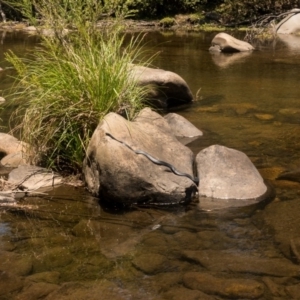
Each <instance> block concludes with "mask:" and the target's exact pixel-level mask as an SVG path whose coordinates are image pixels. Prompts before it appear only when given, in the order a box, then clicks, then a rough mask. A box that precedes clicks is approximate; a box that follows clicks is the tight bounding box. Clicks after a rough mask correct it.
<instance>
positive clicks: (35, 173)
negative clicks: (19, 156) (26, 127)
mask: <svg viewBox="0 0 300 300" xmlns="http://www.w3.org/2000/svg"><path fill="white" fill-rule="evenodd" d="M61 182H62V177H61V176H59V175H58V174H56V173H53V172H52V171H50V170H48V169H45V168H40V167H36V166H29V165H20V166H19V167H18V168H16V169H14V170H12V171H11V172H10V173H9V175H8V183H9V184H13V185H16V186H22V187H24V188H26V189H28V190H37V189H40V188H48V187H53V186H55V185H58V184H60V183H61Z"/></svg>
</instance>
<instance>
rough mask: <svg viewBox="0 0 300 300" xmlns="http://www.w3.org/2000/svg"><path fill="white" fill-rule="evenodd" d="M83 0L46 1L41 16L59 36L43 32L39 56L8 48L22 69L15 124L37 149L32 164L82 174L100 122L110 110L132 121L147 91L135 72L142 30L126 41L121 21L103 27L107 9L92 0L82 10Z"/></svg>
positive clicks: (33, 149)
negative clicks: (102, 16)
mask: <svg viewBox="0 0 300 300" xmlns="http://www.w3.org/2000/svg"><path fill="white" fill-rule="evenodd" d="M82 1H83V0H76V1H75V0H74V1H61V0H53V1H50V2H49V1H48V0H40V1H39V5H40V6H38V7H37V10H38V15H40V16H42V20H43V27H44V28H45V27H46V28H50V29H51V30H52V32H53V34H52V35H47V36H42V37H41V44H40V45H39V46H38V47H37V48H36V49H35V50H34V52H33V53H32V55H31V57H27V58H20V57H17V56H16V55H15V54H14V53H13V52H8V53H7V54H6V59H7V61H9V62H10V63H11V64H12V65H13V66H14V67H15V69H16V70H17V74H18V75H17V77H16V85H15V86H14V90H13V93H14V94H13V97H14V99H15V101H18V103H19V106H18V109H17V110H16V111H15V113H14V114H13V117H14V118H15V120H17V126H16V127H15V128H14V129H15V130H20V132H21V139H22V141H24V142H26V143H27V144H28V145H29V147H30V149H29V151H28V153H33V155H32V156H31V161H30V162H31V163H33V164H38V165H42V166H46V167H51V168H54V169H56V170H58V171H65V172H67V173H78V172H81V166H82V161H83V159H84V156H85V149H86V147H87V145H88V142H89V140H90V137H91V135H92V133H93V131H94V130H95V128H96V126H97V125H98V123H99V121H100V120H101V119H102V118H103V117H104V116H105V115H106V114H107V113H109V112H116V113H119V114H122V115H124V116H126V117H127V118H128V119H132V118H133V117H134V116H135V115H136V113H138V112H139V111H140V110H141V109H142V108H143V107H144V105H145V103H144V101H143V100H144V98H145V97H144V96H145V95H146V93H147V91H146V88H145V87H140V86H138V85H137V83H136V82H135V81H134V80H133V79H132V78H131V77H130V76H129V74H130V73H129V69H130V66H131V64H132V63H136V62H140V61H141V58H142V54H143V51H142V46H141V42H142V36H137V37H132V38H131V39H130V40H129V41H128V40H127V41H126V43H125V34H124V33H123V32H122V26H121V25H120V24H121V23H120V20H119V21H116V22H115V23H113V24H110V25H107V26H106V27H105V28H104V29H103V28H102V29H101V31H100V30H99V29H97V28H96V21H97V17H96V16H97V15H98V14H100V13H101V10H100V9H101V7H96V8H95V3H94V1H92V0H89V1H86V0H85V1H84V3H85V6H84V12H83V13H81V11H82V7H81V5H82V4H83V3H81V2H82ZM58 2H59V3H61V2H65V3H66V4H68V3H69V5H72V7H69V6H67V5H66V6H65V7H63V6H61V5H58ZM96 2H97V1H96ZM43 5H45V6H43ZM70 9H72V10H71V11H70ZM95 9H97V10H98V14H96V13H95ZM89 13H90V14H91V16H92V17H91V18H89V19H87V16H89ZM68 14H71V15H68ZM31 17H32V16H31ZM66 30H68V33H67V34H66ZM14 122H16V121H14Z"/></svg>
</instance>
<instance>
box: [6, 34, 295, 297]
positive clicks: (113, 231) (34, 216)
mask: <svg viewBox="0 0 300 300" xmlns="http://www.w3.org/2000/svg"><path fill="white" fill-rule="evenodd" d="M214 35H215V33H181V34H175V33H170V32H165V33H148V34H147V36H146V39H147V47H148V48H149V50H150V51H151V52H152V53H155V52H159V55H158V56H157V57H156V59H155V61H154V62H153V64H154V65H155V66H157V67H160V68H163V69H166V70H170V71H174V72H176V73H178V74H179V75H181V76H182V77H183V78H184V79H185V80H186V82H187V83H188V85H189V86H190V88H191V90H192V92H193V94H194V95H196V94H197V101H195V103H194V104H193V105H191V106H190V107H188V108H185V109H184V110H179V111H176V112H177V113H179V114H181V115H183V116H184V117H186V118H187V119H188V120H190V121H191V122H192V123H193V124H195V125H196V126H197V127H198V128H200V129H201V130H202V131H203V132H204V136H203V138H201V139H200V140H197V141H194V142H192V143H191V144H190V145H189V146H190V147H191V149H192V150H193V151H194V153H195V154H196V153H198V152H199V151H200V150H201V149H203V148H205V147H207V146H210V145H212V144H221V145H224V146H227V147H232V148H235V149H237V150H240V151H243V152H244V153H246V154H247V155H248V156H249V157H250V159H251V160H252V161H253V163H254V164H255V166H256V167H257V168H258V170H259V171H260V172H261V174H262V176H263V177H264V179H266V180H268V182H269V183H270V184H271V185H272V186H273V189H274V191H275V192H276V196H275V197H273V198H272V199H270V201H269V202H267V203H263V204H262V205H260V206H251V207H244V208H235V209H223V210H215V211H204V210H202V209H201V207H199V205H198V204H196V203H195V204H193V205H190V206H189V207H178V208H174V209H172V210H159V209H141V208H139V209H138V208H137V209H133V210H129V211H117V210H114V209H113V208H110V209H108V208H106V207H105V206H104V205H99V201H98V199H95V198H93V197H91V195H89V194H88V193H87V192H86V191H85V190H84V189H82V188H72V187H65V186H62V187H59V188H57V189H55V190H53V191H52V192H51V193H50V195H48V196H46V195H45V196H43V197H27V198H24V199H22V200H21V201H20V207H18V208H9V209H2V210H1V211H0V221H1V223H0V255H1V256H0V257H1V263H0V299H299V298H297V297H298V295H299V294H300V266H299V261H300V256H299V254H298V253H300V235H299V223H300V202H299V193H300V189H299V188H300V184H299V181H300V172H299V170H300V157H299V149H300V140H299V136H300V130H299V123H300V117H299V116H300V90H299V82H300V72H299V66H300V38H295V39H291V38H290V37H289V38H288V37H284V40H279V39H278V40H277V41H276V42H275V43H269V44H267V43H266V44H260V45H256V47H257V50H256V51H254V52H253V53H238V54H232V55H230V54H227V55H224V54H221V55H217V54H210V53H209V52H208V48H209V45H210V41H211V40H212V38H213V37H214ZM236 36H237V37H242V36H243V34H241V33H236ZM34 42H36V41H34ZM33 47H34V43H32V37H29V36H23V35H22V36H19V35H17V34H15V33H7V35H6V37H5V38H4V40H3V43H2V52H1V53H0V55H1V57H2V58H3V52H5V51H7V50H8V49H12V50H13V51H15V52H16V53H20V54H22V55H23V53H26V52H27V51H32V49H33ZM3 66H5V63H3ZM1 67H2V65H1ZM10 82H11V81H10V80H9V78H8V77H7V76H3V77H1V82H0V84H1V89H2V90H4V89H5V88H6V87H8V86H9V84H10ZM4 94H5V93H4ZM4 120H6V119H5V114H4ZM5 122H6V121H4V123H3V125H4V126H5V125H6V124H5ZM284 172H289V173H287V175H286V176H283V175H280V174H282V173H284ZM280 176H281V179H280V180H279V179H278V178H280ZM100 200H101V199H100Z"/></svg>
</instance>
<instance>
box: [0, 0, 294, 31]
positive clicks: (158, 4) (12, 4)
mask: <svg viewBox="0 0 300 300" xmlns="http://www.w3.org/2000/svg"><path fill="white" fill-rule="evenodd" d="M25 2H26V5H27V7H26V11H24V6H23V4H24V3H25ZM49 2H50V1H49ZM74 2H75V3H78V4H80V5H81V8H82V10H83V11H84V10H85V6H90V5H93V6H94V7H98V6H101V7H102V9H101V11H98V12H99V15H98V16H97V17H98V19H101V18H103V17H107V16H113V17H114V16H116V15H119V14H120V13H121V14H122V15H127V16H129V17H131V18H136V19H141V18H146V19H162V18H164V17H172V16H174V15H176V14H197V16H198V17H197V18H196V19H195V20H194V21H196V22H200V23H203V22H217V23H220V24H222V25H232V26H234V25H238V24H243V23H250V22H254V21H255V20H257V19H258V18H259V17H260V16H262V15H266V14H280V13H282V12H285V11H287V10H290V9H292V8H294V7H297V6H299V5H300V4H299V0H264V1H261V0H84V1H82V0H80V1H78V0H74V1H71V0H61V1H57V2H55V3H56V4H57V5H58V6H60V7H61V8H63V9H64V8H66V9H67V10H68V11H70V7H72V6H73V5H74ZM40 3H41V2H40V1H38V0H21V1H19V0H3V1H1V4H2V10H3V12H4V13H5V14H6V15H7V18H8V19H10V20H18V21H20V20H21V19H22V18H23V17H25V18H27V17H28V15H29V13H30V14H33V15H35V16H36V17H39V6H40ZM76 5H77V4H76ZM20 7H21V8H22V9H21V10H22V12H20V9H19V8H20Z"/></svg>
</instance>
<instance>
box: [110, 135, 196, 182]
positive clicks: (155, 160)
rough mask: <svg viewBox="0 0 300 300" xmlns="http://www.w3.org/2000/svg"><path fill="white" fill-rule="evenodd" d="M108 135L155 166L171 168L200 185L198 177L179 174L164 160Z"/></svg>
mask: <svg viewBox="0 0 300 300" xmlns="http://www.w3.org/2000/svg"><path fill="white" fill-rule="evenodd" d="M106 135H107V136H109V137H110V138H112V139H113V140H115V141H117V142H119V143H121V144H123V145H124V146H126V147H127V148H128V149H130V150H131V151H133V152H134V153H136V154H141V155H143V156H145V157H146V158H148V159H149V160H150V161H151V162H153V163H154V164H156V165H160V166H165V167H167V168H169V169H170V170H171V171H172V172H173V173H174V174H175V175H177V176H184V177H187V178H189V179H190V180H192V181H193V182H194V183H195V184H196V185H198V184H199V178H198V177H193V176H191V175H190V174H187V173H183V172H179V171H178V170H177V169H176V168H175V167H174V166H173V165H171V164H169V163H167V162H165V161H163V160H159V159H157V158H155V157H153V156H152V155H150V154H149V153H146V152H145V151H142V150H135V149H133V148H132V147H131V146H129V145H128V144H126V143H125V142H123V141H120V140H118V139H116V138H115V137H114V136H113V135H111V134H110V133H108V132H106Z"/></svg>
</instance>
